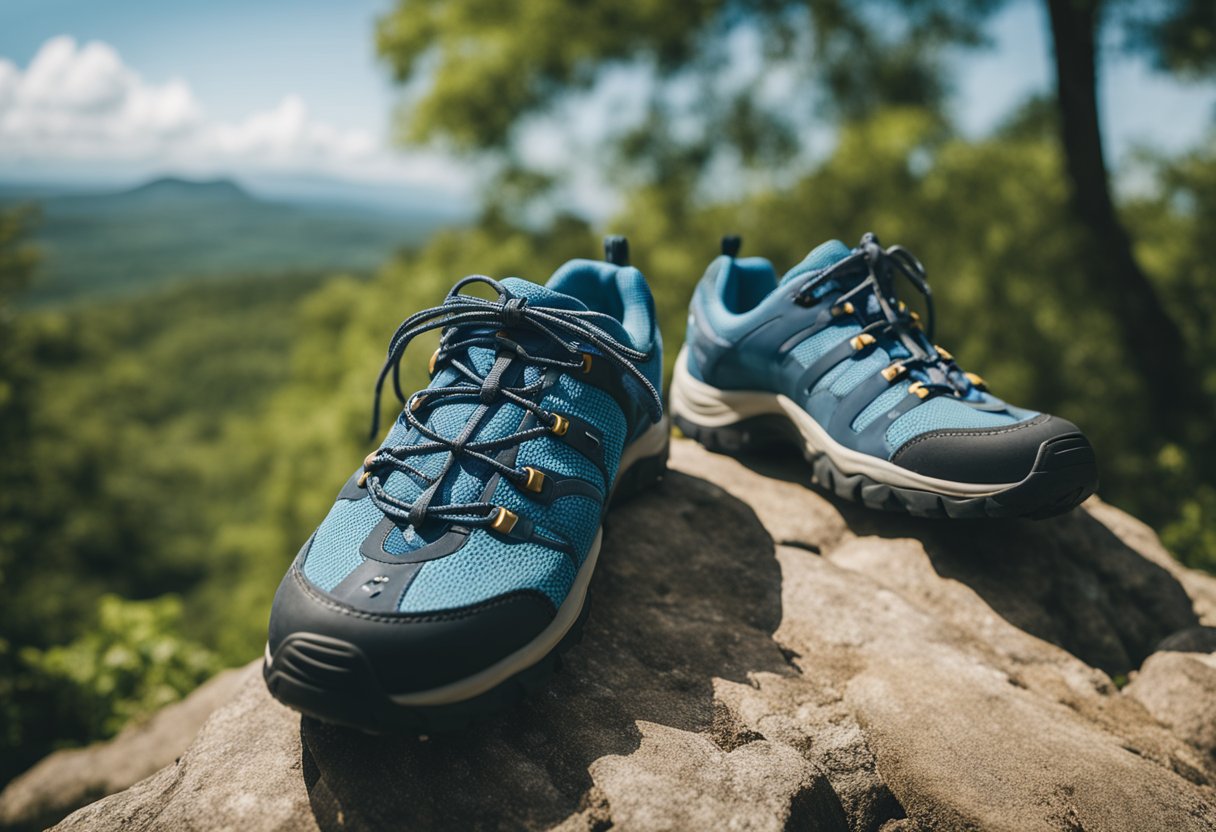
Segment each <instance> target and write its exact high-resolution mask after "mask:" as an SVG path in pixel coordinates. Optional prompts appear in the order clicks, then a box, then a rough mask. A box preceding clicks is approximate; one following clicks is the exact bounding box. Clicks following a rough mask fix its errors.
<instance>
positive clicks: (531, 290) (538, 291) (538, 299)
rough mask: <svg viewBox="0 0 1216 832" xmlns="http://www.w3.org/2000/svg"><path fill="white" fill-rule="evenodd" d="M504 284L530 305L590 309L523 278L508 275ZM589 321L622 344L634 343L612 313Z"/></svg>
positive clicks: (581, 310)
mask: <svg viewBox="0 0 1216 832" xmlns="http://www.w3.org/2000/svg"><path fill="white" fill-rule="evenodd" d="M502 285H503V286H506V287H507V289H508V290H510V292H511V294H513V295H515V296H517V297H521V298H527V300H528V305H529V306H543V307H546V308H548V309H568V310H571V311H574V312H588V311H590V310H589V309H588V307H587V304H585V303H583V302H582V301H581V300H579V299H578V298H576V297H574V296H573V295H567V294H565V293H564V292H555V291H553V290H552V289H550V288H549V287H547V286H541V285H540V284H538V283H532V282H531V281H528V280H524V279H522V278H518V277H508V278H506V279H505V280H503V282H502ZM588 322H589V323H592V324H594V325H595V326H597V327H599V328H600V329H602V330H604V332H607V333H608V334H609V335H611V336H612V337H613V338H615V339H616V340H617V341H619V342H620V343H622V344H626V345H629V344H632V343H633V341H632V339H631V338H630V337H629V334H628V333H627V332H626V331H625V327H624V325H623V324H622V323H621V322H620V321H618V320H617V319H616V318H613V317H612V316H611V315H596V316H595V317H592V318H589V319H588Z"/></svg>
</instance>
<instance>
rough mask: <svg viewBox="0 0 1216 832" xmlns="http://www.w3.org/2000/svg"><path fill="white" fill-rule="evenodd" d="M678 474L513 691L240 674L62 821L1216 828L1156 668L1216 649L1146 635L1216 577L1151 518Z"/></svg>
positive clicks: (619, 526)
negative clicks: (520, 696) (979, 515)
mask: <svg viewBox="0 0 1216 832" xmlns="http://www.w3.org/2000/svg"><path fill="white" fill-rule="evenodd" d="M672 468H673V471H672V473H671V474H670V475H669V476H668V478H667V479H666V481H665V483H664V484H663V486H662V487H661V488H660V489H659V490H657V491H656V492H654V493H652V494H650V495H648V496H647V497H645V498H640V499H637V500H635V501H633V502H632V503H629V504H627V505H625V506H622V507H620V508H618V509H616V510H614V512H613V513H612V515H611V516H610V519H609V529H608V533H607V538H606V541H607V542H606V545H605V550H604V554H603V559H602V565H601V567H600V570H599V573H598V574H597V576H596V579H595V582H594V584H593V601H592V603H593V607H592V611H591V615H590V618H589V620H588V624H587V628H586V632H585V637H584V641H583V643H582V645H581V646H579V647H578V648H576V649H575V650H573V651H571V652H570V653H569V654H568V655H567V657H566V667H565V670H564V671H563V672H562V673H561V674H559V675H558V677H557V678H555V679H554V680H553V681H552V682H551V683H550V684H549V685H548V686H547V687H546V688H545V689H544V690H543V691H541V692H540V693H539V695H536V696H533V697H532V698H531V699H530V700H528V701H526V702H525V703H524V704H523V705H520V706H518V707H516V708H515V709H513V710H511V711H510V712H509V713H506V714H503V715H501V716H499V717H497V718H494V719H491V720H488V721H486V722H485V723H483V724H480V725H478V726H476V727H475V728H473V729H470V730H467V731H464V732H462V733H458V734H452V735H440V736H433V737H373V736H367V735H362V734H357V733H352V732H349V731H345V730H341V729H337V728H334V727H331V726H327V725H323V724H320V723H316V722H313V721H311V720H301V719H300V718H299V717H298V716H297V715H295V714H294V713H292V712H291V711H288V710H286V709H284V708H282V707H280V706H278V705H277V704H276V703H275V702H274V701H273V700H272V699H271V698H270V697H269V696H268V695H267V693H266V692H265V690H264V688H263V686H262V683H261V680H260V679H259V678H257V677H256V675H254V674H250V675H249V677H248V678H247V679H246V681H245V682H244V683H243V685H242V687H241V688H240V690H239V692H238V693H237V694H236V696H235V697H234V698H233V699H232V700H231V701H229V702H228V703H227V704H226V705H224V706H223V707H221V708H219V709H218V710H217V711H216V712H215V713H214V715H213V716H212V717H211V719H210V720H209V721H208V722H207V723H206V724H205V725H204V727H203V728H202V730H201V731H200V732H199V734H198V736H197V738H196V739H195V741H194V742H193V744H192V745H191V746H190V748H189V749H188V750H187V751H186V752H185V753H184V754H183V755H182V756H181V758H180V759H179V760H178V761H177V762H176V763H175V764H172V765H169V766H167V767H166V768H164V769H162V770H160V771H159V772H158V773H156V774H155V775H153V776H152V777H150V778H148V779H146V780H144V781H142V782H140V783H139V784H137V785H135V786H133V787H132V788H130V789H127V790H126V791H123V792H120V793H118V794H115V795H112V796H110V797H108V798H105V799H104V800H101V801H98V802H97V803H94V804H92V805H90V806H88V807H86V808H84V809H82V810H80V811H78V812H76V813H75V814H73V815H72V816H70V817H69V818H67V819H66V820H65V821H64V822H63V823H62V825H61V827H60V828H61V829H70V830H77V829H114V828H122V829H130V830H142V829H226V828H240V829H296V828H319V829H325V830H329V829H370V828H411V829H429V828H460V829H470V828H493V829H499V828H501V829H513V828H520V827H526V828H559V829H563V830H593V829H595V830H603V829H607V828H609V827H613V826H615V827H619V828H622V829H631V830H632V829H642V830H648V829H726V828H729V829H756V830H762V829H773V830H779V829H819V830H884V832H892V830H918V829H947V830H948V829H977V828H982V829H995V830H1001V829H1009V830H1035V829H1059V830H1080V829H1084V830H1101V829H1112V830H1113V829H1119V830H1126V829H1146V830H1147V829H1170V830H1190V829H1209V830H1211V829H1216V759H1214V758H1213V756H1212V754H1211V750H1210V748H1209V747H1208V746H1207V745H1206V743H1207V742H1208V740H1206V739H1205V736H1210V735H1205V734H1204V733H1203V731H1202V730H1200V729H1201V728H1202V727H1203V726H1202V724H1201V723H1202V721H1203V718H1202V717H1201V716H1196V715H1197V714H1199V713H1201V712H1202V713H1207V714H1209V715H1210V714H1211V708H1212V703H1213V698H1214V697H1216V693H1214V690H1213V687H1212V685H1211V680H1210V677H1209V676H1204V675H1203V674H1202V673H1201V674H1198V675H1195V674H1191V671H1190V670H1178V669H1176V668H1174V669H1171V667H1170V666H1169V665H1170V663H1172V662H1173V661H1174V660H1173V659H1172V658H1170V656H1184V657H1188V658H1187V661H1193V662H1198V663H1199V664H1201V665H1203V666H1204V667H1209V668H1210V666H1211V662H1210V660H1209V659H1208V658H1207V657H1206V654H1205V653H1203V652H1195V651H1194V649H1193V647H1192V650H1191V652H1172V651H1168V650H1167V651H1164V652H1158V651H1157V648H1158V646H1159V645H1161V644H1162V642H1163V640H1165V639H1167V638H1169V637H1170V636H1172V635H1174V634H1176V633H1179V632H1182V631H1186V630H1193V629H1194V628H1196V627H1203V626H1209V627H1210V626H1213V625H1216V580H1213V579H1212V578H1210V577H1207V576H1204V575H1201V574H1198V573H1194V572H1190V571H1187V570H1185V569H1183V568H1182V567H1180V566H1179V565H1178V564H1176V563H1175V562H1174V561H1172V560H1171V559H1170V558H1169V556H1168V554H1167V553H1166V552H1165V551H1164V550H1163V549H1161V547H1160V544H1159V543H1158V542H1157V540H1156V538H1155V537H1154V536H1153V534H1152V532H1151V531H1149V530H1148V529H1147V528H1145V527H1144V526H1142V525H1141V524H1139V523H1137V522H1136V521H1134V520H1132V519H1130V518H1128V517H1127V516H1126V515H1124V514H1122V513H1120V512H1119V511H1117V510H1115V509H1113V508H1111V507H1109V506H1106V505H1103V504H1101V503H1099V502H1097V501H1091V502H1090V503H1088V504H1087V505H1086V506H1085V507H1084V508H1083V509H1081V510H1077V511H1075V512H1073V513H1071V514H1070V515H1068V516H1065V517H1060V518H1056V519H1054V520H1049V521H1044V522H1040V523H1033V522H1028V521H1001V522H943V521H933V520H917V519H914V518H907V517H901V516H895V515H886V514H880V513H875V512H871V511H867V510H865V509H863V508H859V507H856V506H853V505H850V504H846V503H842V502H838V501H836V500H834V499H833V498H830V497H827V496H825V495H824V494H822V493H821V492H819V491H817V490H814V489H813V488H810V487H808V486H807V485H805V482H806V479H807V476H808V471H807V468H806V467H805V466H804V465H803V464H802V463H801V462H800V461H794V460H775V459H752V460H746V461H742V462H741V461H736V460H733V459H729V458H727V457H721V456H714V455H711V454H708V453H706V452H704V451H702V450H700V449H699V448H696V447H694V446H692V445H690V444H687V443H684V442H679V443H677V444H676V446H675V448H674V450H673V460H672ZM1167 644H1168V642H1167ZM1146 660H1147V661H1146ZM1141 668H1142V669H1141ZM1138 669H1139V672H1138V673H1135V671H1137V670H1138ZM1205 673H1206V671H1205ZM1129 674H1130V675H1134V681H1133V682H1132V683H1131V684H1130V685H1129V686H1128V689H1127V690H1126V691H1121V690H1120V689H1119V687H1118V685H1116V684H1115V682H1114V681H1113V680H1114V679H1119V681H1120V682H1121V681H1122V680H1123V679H1124V678H1126V677H1127V676H1128V675H1129ZM1184 685H1185V686H1189V687H1186V688H1185V690H1186V691H1194V692H1193V693H1192V692H1187V693H1179V691H1181V690H1183V688H1182V687H1180V686H1184ZM1180 703H1181V704H1180ZM1188 703H1189V704H1188ZM1192 706H1193V707H1192ZM1188 708H1190V710H1187V709H1188ZM1204 708H1206V711H1204V710H1203V709H1204ZM1184 712H1185V713H1184ZM1208 725H1209V726H1210V722H1209V723H1208Z"/></svg>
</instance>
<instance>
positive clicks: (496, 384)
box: [360, 275, 663, 528]
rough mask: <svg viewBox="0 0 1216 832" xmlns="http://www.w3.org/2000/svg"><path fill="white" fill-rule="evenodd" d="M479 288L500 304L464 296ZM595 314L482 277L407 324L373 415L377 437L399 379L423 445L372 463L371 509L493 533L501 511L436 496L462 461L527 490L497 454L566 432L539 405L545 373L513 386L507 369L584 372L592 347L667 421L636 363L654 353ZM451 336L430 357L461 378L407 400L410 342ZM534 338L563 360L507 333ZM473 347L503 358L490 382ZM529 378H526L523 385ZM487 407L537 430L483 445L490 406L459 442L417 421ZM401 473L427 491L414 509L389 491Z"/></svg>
mask: <svg viewBox="0 0 1216 832" xmlns="http://www.w3.org/2000/svg"><path fill="white" fill-rule="evenodd" d="M473 283H484V284H486V285H487V286H490V287H491V288H492V289H494V291H496V292H497V293H498V300H497V301H490V300H486V299H484V298H478V297H474V296H472V295H466V294H461V289H463V288H464V287H465V286H468V285H470V284H473ZM607 317H608V316H606V315H604V314H603V313H600V312H592V311H590V310H572V309H555V308H552V307H547V306H532V305H529V304H528V302H527V298H523V297H517V296H515V295H513V294H512V293H511V291H510V290H509V289H508V288H507V287H506V286H504V285H503V284H502V283H500V282H498V281H497V280H494V279H493V278H489V277H485V276H483V275H473V276H471V277H466V278H464V279H463V280H461V281H459V282H458V283H457V284H456V285H455V286H453V287H452V289H451V291H450V292H448V295H447V297H446V298H445V299H444V302H443V303H442V304H441V305H440V306H436V307H434V308H431V309H426V310H423V311H421V312H418V313H415V314H414V315H411V316H410V317H409V318H407V319H406V320H405V321H403V322H402V323H401V325H400V326H399V327H398V328H397V331H396V332H395V333H394V334H393V337H392V339H391V340H390V341H389V346H388V355H387V357H386V359H385V362H384V366H383V367H382V368H381V370H380V374H379V376H378V377H377V379H376V390H375V396H374V401H373V407H372V426H371V438H372V439H373V440H374V439H375V437H376V436H377V434H378V433H379V428H380V397H381V391H382V390H383V387H384V382H385V380H386V379H387V378H388V376H389V374H390V373H391V374H392V380H393V391H394V392H395V393H396V395H397V399H398V401H400V402H401V403H402V404H403V405H405V407H404V409H403V411H402V413H403V415H404V417H405V419H406V421H407V423H408V425H409V427H410V428H411V429H412V430H413V431H416V432H417V434H418V435H419V436H420V437H421V440H420V441H418V442H416V443H414V444H409V445H397V446H392V447H390V446H385V447H382V448H379V449H377V450H376V451H373V452H372V453H371V454H369V455H368V456H367V458H366V459H365V460H364V462H363V469H364V472H363V475H362V476H361V478H360V484H361V485H363V486H364V487H366V488H367V491H368V496H370V497H371V500H372V502H373V503H374V504H375V505H376V507H377V508H379V509H380V510H381V511H382V512H384V513H385V514H386V515H388V516H390V517H393V518H394V519H396V520H399V521H401V522H404V523H409V524H410V525H412V526H414V527H415V528H418V527H420V526H421V525H422V524H423V523H424V522H426V521H427V520H435V521H441V522H447V523H459V524H461V525H463V526H470V527H473V526H488V525H491V524H493V523H494V521H495V516H496V514H497V513H498V511H499V509H498V507H497V506H495V505H493V504H491V503H487V502H466V503H443V504H437V503H435V502H434V501H435V499H436V495H437V494H438V492H439V489H440V487H441V485H442V483H443V481H444V478H445V477H446V476H447V474H448V473H449V471H451V469H452V466H453V465H454V464H455V462H456V460H457V459H458V458H460V457H465V458H470V459H475V460H478V461H480V462H482V463H484V464H485V465H486V466H488V467H489V468H490V469H492V470H493V471H496V472H498V473H499V474H501V475H502V476H503V477H505V478H507V479H509V480H511V481H512V482H514V483H516V484H518V485H521V486H522V485H525V484H526V481H527V478H528V476H529V473H528V472H527V471H524V470H517V469H515V468H512V467H511V466H509V465H506V464H505V463H503V462H501V461H499V459H498V457H497V454H498V452H500V451H503V450H505V449H507V448H511V447H514V446H516V445H519V444H521V443H523V442H527V441H528V440H530V439H536V438H538V437H541V436H545V435H551V434H553V433H560V432H561V425H562V422H563V421H564V419H563V417H562V416H561V415H560V414H557V413H553V412H550V411H547V410H545V409H544V408H542V407H541V406H540V405H539V404H538V403H537V401H536V400H535V398H536V397H537V394H538V393H540V392H541V391H542V390H543V389H544V387H545V372H542V373H541V374H540V377H539V378H538V379H537V380H536V381H533V382H532V383H530V384H520V385H517V386H510V385H507V384H506V383H505V382H504V379H505V376H506V373H507V371H508V370H509V369H510V368H511V367H512V366H513V365H514V364H515V363H516V362H523V363H524V364H527V365H532V366H537V367H540V368H541V369H542V370H560V371H574V370H582V369H583V368H584V366H585V363H586V362H587V361H588V360H591V359H590V358H589V357H588V354H587V352H586V348H587V347H593V348H594V350H595V353H594V357H595V359H596V360H598V359H599V358H601V357H602V358H603V359H605V360H607V361H609V362H610V363H611V364H612V365H613V366H615V367H617V368H619V369H620V370H621V371H622V372H624V373H626V374H627V375H629V376H630V377H632V378H633V379H634V380H635V381H637V382H638V384H639V385H640V386H641V388H642V389H643V391H645V393H646V394H647V397H648V401H647V405H648V412H649V413H650V416H651V418H652V419H653V420H654V421H658V420H659V419H660V418H662V407H663V405H662V400H661V398H660V396H659V392H658V391H657V390H656V389H655V387H654V385H653V384H651V383H650V380H649V379H647V378H646V376H645V374H643V373H642V371H641V370H639V369H638V367H637V365H636V363H635V362H645V361H647V360H648V359H649V355H648V354H647V353H643V352H640V351H638V350H636V349H634V348H632V347H630V346H628V345H626V344H622V343H621V342H620V341H619V340H617V339H616V338H614V337H613V336H612V335H610V334H609V333H608V332H606V331H605V330H604V329H602V328H601V327H599V326H597V325H596V324H595V323H594V321H595V319H596V318H601V319H604V318H607ZM435 329H442V330H443V334H442V335H441V336H440V341H439V349H438V350H436V351H435V354H434V355H433V356H432V357H431V372H432V373H434V372H435V371H436V368H437V367H438V366H440V365H443V366H446V367H449V368H451V369H452V370H454V371H455V373H456V374H457V379H456V380H455V381H454V382H453V383H451V384H449V385H447V386H444V387H430V388H426V389H424V390H419V391H417V392H415V393H413V394H412V395H410V396H409V397H406V396H405V394H404V393H403V392H402V390H401V383H400V367H401V359H402V357H403V356H404V354H405V350H406V348H407V347H408V346H409V344H410V342H411V341H413V340H414V339H415V338H416V337H418V336H419V335H421V334H423V333H425V332H430V331H431V330H435ZM521 329H522V330H528V331H530V332H536V333H539V334H540V335H541V336H543V338H544V339H545V340H546V343H548V344H550V345H551V346H553V347H556V349H555V350H553V352H556V353H557V354H558V355H559V356H563V355H569V356H570V357H569V358H565V357H556V358H555V357H552V356H550V355H540V354H536V353H535V352H531V353H530V352H529V351H528V350H527V349H525V348H524V346H522V345H521V344H519V343H517V342H516V341H514V340H512V338H511V337H510V336H509V333H508V330H521ZM473 347H483V348H489V349H493V350H494V351H495V358H494V363H493V365H492V366H491V367H490V369H489V371H488V372H487V373H486V374H485V375H484V376H483V375H481V374H479V373H478V372H477V371H476V369H474V368H473V367H472V366H470V364H469V363H466V361H463V360H461V358H460V357H459V356H461V355H467V354H468V352H467V351H468V350H470V349H471V348H473ZM522 378H523V374H522V373H521V374H520V379H521V380H522ZM470 399H473V400H475V401H477V402H479V403H480V404H481V405H486V406H488V405H491V404H493V403H495V402H500V401H507V402H511V403H513V404H515V405H518V406H519V407H520V408H522V409H524V410H525V411H527V412H529V413H531V414H532V415H533V416H534V417H535V422H536V424H535V426H534V427H529V428H525V429H522V430H517V431H515V432H513V433H509V434H506V435H504V436H500V437H496V438H493V439H474V438H473V437H475V436H476V434H477V431H478V429H479V428H480V427H481V426H482V424H483V422H484V418H485V416H486V414H487V413H488V411H489V408H488V407H483V408H481V409H480V410H479V411H477V413H475V414H474V416H473V417H472V418H471V419H470V420H469V422H468V423H467V424H466V425H464V426H463V428H462V429H461V431H460V435H459V436H456V437H447V436H443V435H442V434H440V433H438V432H437V431H435V430H432V429H431V428H429V427H428V426H427V425H426V424H425V422H424V420H423V419H420V418H419V417H418V415H417V413H418V411H419V410H421V409H422V407H423V405H424V403H425V406H426V408H428V409H430V408H432V407H434V406H435V405H437V404H441V403H443V402H444V401H448V402H449V403H450V402H453V401H457V400H460V401H468V400H470ZM436 452H446V453H447V455H448V456H447V458H446V460H445V461H444V464H443V466H442V469H441V470H440V472H439V473H438V474H437V475H434V476H431V475H428V474H426V473H424V472H422V471H421V470H419V469H418V468H416V467H415V466H413V465H411V464H410V463H409V462H408V461H407V460H408V459H409V458H410V457H415V456H423V455H427V454H433V453H436ZM394 471H400V472H402V473H404V474H406V475H407V476H409V477H412V478H414V479H415V480H417V481H419V482H420V483H422V484H423V491H422V493H421V494H420V495H419V496H418V497H417V498H416V499H414V500H413V501H406V500H401V499H399V498H397V497H394V496H392V495H391V494H388V493H387V492H386V491H385V490H384V483H385V482H387V480H388V478H389V476H391V475H392V472H394Z"/></svg>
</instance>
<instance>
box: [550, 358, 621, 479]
mask: <svg viewBox="0 0 1216 832" xmlns="http://www.w3.org/2000/svg"><path fill="white" fill-rule="evenodd" d="M541 405H542V406H543V407H545V408H547V409H550V410H555V411H558V412H560V413H572V414H574V415H576V416H578V417H579V418H580V419H582V420H584V421H586V422H590V423H591V424H593V425H595V426H596V427H597V428H599V429H600V430H601V431H602V432H603V434H604V460H605V462H606V463H607V465H606V467H607V468H608V475H609V476H610V477H615V476H616V466H617V464H618V463H619V462H620V460H621V451H622V450H624V447H625V429H626V425H625V415H624V414H623V413H621V409H620V407H618V406H617V403H616V400H615V399H613V398H612V396H610V395H608V394H607V393H605V392H604V391H603V390H600V389H599V388H598V387H592V386H591V385H589V384H584V383H583V382H581V381H578V380H576V379H575V378H574V377H573V376H562V377H561V378H559V379H558V381H557V383H556V384H555V385H553V387H552V388H550V390H549V392H548V393H547V394H546V395H545V398H544V399H543V400H542V401H541ZM596 479H598V476H597V477H596ZM591 481H592V482H595V481H596V480H595V479H592V480H591Z"/></svg>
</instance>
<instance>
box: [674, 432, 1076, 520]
mask: <svg viewBox="0 0 1216 832" xmlns="http://www.w3.org/2000/svg"><path fill="white" fill-rule="evenodd" d="M672 421H673V423H674V424H675V425H676V427H678V428H679V429H680V431H681V432H683V434H684V435H685V436H687V437H688V438H690V439H693V440H696V441H697V442H699V443H700V444H702V445H704V446H705V447H706V448H708V449H709V450H711V451H716V452H719V453H725V454H732V455H734V454H740V453H745V452H751V451H763V450H766V449H771V448H773V447H778V446H780V447H785V446H788V445H794V446H796V447H798V448H799V449H800V450H801V451H802V454H803V456H805V457H806V459H807V461H808V462H809V463H810V464H811V474H812V479H813V481H814V482H815V483H816V484H817V485H819V486H821V487H822V488H824V489H826V490H828V491H830V492H832V493H833V494H835V495H837V496H838V497H843V498H845V499H847V500H853V501H855V502H858V503H862V504H863V505H865V506H867V507H869V508H873V509H879V510H882V511H896V512H904V513H906V514H911V515H913V516H915V517H935V518H951V519H982V518H1003V517H1026V518H1029V519H1032V520H1042V519H1045V518H1048V517H1054V516H1055V515H1058V514H1063V513H1064V512H1066V511H1070V510H1071V509H1073V508H1075V507H1076V506H1078V505H1080V504H1081V503H1082V502H1083V501H1084V500H1085V499H1086V498H1087V497H1089V496H1090V495H1091V494H1093V493H1094V491H1095V490H1096V489H1097V485H1098V467H1097V458H1096V456H1095V455H1094V450H1093V447H1092V446H1091V445H1090V444H1089V440H1088V439H1086V438H1085V436H1084V435H1082V434H1080V433H1069V434H1065V435H1062V436H1057V437H1054V438H1052V439H1049V440H1047V441H1046V442H1044V443H1043V444H1042V446H1040V448H1039V453H1038V456H1037V457H1036V459H1035V463H1034V466H1033V467H1032V468H1031V471H1030V473H1029V474H1028V475H1027V476H1026V477H1025V478H1024V479H1023V480H1022V481H1021V482H1019V483H1017V484H1016V485H1014V486H1011V487H1010V488H1007V489H1005V490H1003V491H1000V492H997V493H996V494H990V495H986V496H978V497H957V496H952V495H948V494H938V493H935V492H932V491H923V490H919V489H913V488H905V487H900V486H894V485H889V484H887V483H883V482H879V481H878V480H875V479H874V478H873V477H870V476H868V475H866V474H849V473H845V472H843V471H841V470H840V469H839V468H838V467H837V466H836V465H835V464H834V463H833V462H832V460H831V458H830V457H829V456H828V455H827V454H826V453H822V452H819V453H813V452H810V451H808V449H807V447H806V444H805V443H804V442H803V440H802V436H801V434H800V433H799V432H798V428H797V427H796V426H795V425H794V424H793V423H791V422H790V421H789V419H787V418H785V417H784V416H778V415H764V416H756V417H753V418H750V419H745V420H743V421H740V422H737V423H735V424H733V425H726V426H722V427H705V426H703V425H698V424H696V423H695V422H692V421H690V420H689V419H688V418H686V417H684V416H683V415H681V414H678V413H677V414H673V415H672Z"/></svg>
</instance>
